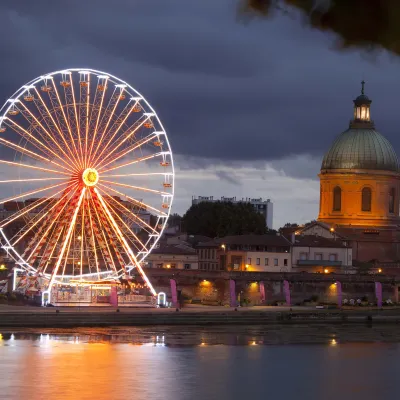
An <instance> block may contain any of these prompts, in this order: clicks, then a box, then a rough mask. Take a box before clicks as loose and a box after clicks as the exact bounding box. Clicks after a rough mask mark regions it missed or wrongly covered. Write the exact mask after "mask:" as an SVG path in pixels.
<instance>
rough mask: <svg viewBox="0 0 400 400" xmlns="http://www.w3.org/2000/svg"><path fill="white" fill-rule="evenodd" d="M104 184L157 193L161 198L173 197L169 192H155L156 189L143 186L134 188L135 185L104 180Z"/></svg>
mask: <svg viewBox="0 0 400 400" xmlns="http://www.w3.org/2000/svg"><path fill="white" fill-rule="evenodd" d="M102 182H104V183H109V184H110V185H115V186H121V187H126V188H129V189H135V190H141V191H143V192H149V193H156V194H159V195H161V196H167V197H169V196H172V195H171V193H167V192H161V191H160V190H155V189H147V188H144V187H141V186H133V185H128V184H126V183H118V182H112V181H107V180H104V179H102Z"/></svg>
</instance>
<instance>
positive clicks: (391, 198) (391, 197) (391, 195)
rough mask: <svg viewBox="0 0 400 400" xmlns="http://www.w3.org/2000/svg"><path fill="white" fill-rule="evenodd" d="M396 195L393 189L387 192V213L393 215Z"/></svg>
mask: <svg viewBox="0 0 400 400" xmlns="http://www.w3.org/2000/svg"><path fill="white" fill-rule="evenodd" d="M395 195H396V190H395V188H391V189H390V191H389V213H390V214H394V198H395Z"/></svg>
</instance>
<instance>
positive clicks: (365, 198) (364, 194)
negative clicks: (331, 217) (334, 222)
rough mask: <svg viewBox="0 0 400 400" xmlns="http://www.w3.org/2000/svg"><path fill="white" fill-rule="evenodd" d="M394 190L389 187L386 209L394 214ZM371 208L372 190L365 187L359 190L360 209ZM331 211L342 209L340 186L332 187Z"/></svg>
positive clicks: (368, 209) (369, 209)
mask: <svg viewBox="0 0 400 400" xmlns="http://www.w3.org/2000/svg"><path fill="white" fill-rule="evenodd" d="M395 195H396V190H395V189H394V188H391V189H390V191H389V202H388V210H389V213H391V214H394V199H395ZM371 208H372V190H371V188H369V187H365V188H363V189H362V191H361V211H366V212H368V211H371ZM332 210H333V211H342V189H341V187H340V186H335V188H334V189H333V208H332Z"/></svg>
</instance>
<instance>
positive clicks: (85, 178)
mask: <svg viewBox="0 0 400 400" xmlns="http://www.w3.org/2000/svg"><path fill="white" fill-rule="evenodd" d="M98 181H99V173H98V172H97V171H96V170H95V169H94V168H86V169H85V170H84V171H83V172H82V182H83V183H84V184H85V185H86V186H95V185H96V183H97V182H98Z"/></svg>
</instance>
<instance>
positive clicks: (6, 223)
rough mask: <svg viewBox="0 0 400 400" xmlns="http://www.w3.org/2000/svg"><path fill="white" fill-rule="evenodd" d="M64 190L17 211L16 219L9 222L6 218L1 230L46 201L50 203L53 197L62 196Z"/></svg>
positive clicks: (0, 226)
mask: <svg viewBox="0 0 400 400" xmlns="http://www.w3.org/2000/svg"><path fill="white" fill-rule="evenodd" d="M63 191H64V189H61V190H60V191H58V192H57V193H55V194H53V195H51V196H50V197H45V198H44V199H42V200H41V201H40V202H39V203H36V202H34V203H33V204H31V205H30V206H28V207H25V208H23V209H22V210H19V211H17V213H16V214H14V217H13V218H12V219H10V220H8V218H6V219H5V220H3V221H2V222H3V223H2V224H1V225H0V228H4V227H5V226H7V225H8V224H9V223H10V222H12V221H15V220H16V219H18V218H21V217H22V216H23V215H25V214H26V213H28V212H29V211H31V210H33V209H35V208H36V207H39V206H40V205H41V204H43V203H45V202H46V201H48V200H49V199H51V198H52V197H55V196H57V195H58V194H60V193H61V192H63Z"/></svg>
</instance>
